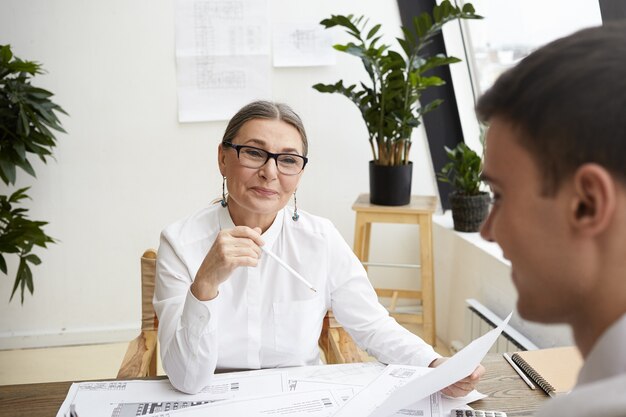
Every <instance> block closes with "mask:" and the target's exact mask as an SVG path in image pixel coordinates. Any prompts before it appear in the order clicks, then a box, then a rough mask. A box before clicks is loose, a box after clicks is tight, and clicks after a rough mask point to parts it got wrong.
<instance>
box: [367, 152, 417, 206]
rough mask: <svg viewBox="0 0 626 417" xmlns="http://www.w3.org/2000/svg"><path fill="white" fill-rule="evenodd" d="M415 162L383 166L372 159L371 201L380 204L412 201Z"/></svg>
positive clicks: (403, 203) (404, 203) (400, 204)
mask: <svg viewBox="0 0 626 417" xmlns="http://www.w3.org/2000/svg"><path fill="white" fill-rule="evenodd" d="M412 179H413V162H409V163H408V164H407V165H399V166H383V165H376V164H375V163H374V161H370V202H371V203H372V204H378V205H379V206H404V205H406V204H409V203H410V202H411V180H412Z"/></svg>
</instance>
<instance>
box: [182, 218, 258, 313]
mask: <svg viewBox="0 0 626 417" xmlns="http://www.w3.org/2000/svg"><path fill="white" fill-rule="evenodd" d="M262 245H263V240H262V239H261V229H260V228H258V227H255V228H254V229H251V228H249V227H247V226H237V227H235V228H234V229H228V230H222V231H220V232H219V234H218V235H217V239H215V242H213V246H211V249H209V253H207V255H206V256H205V257H204V260H203V261H202V264H201V265H200V268H199V269H198V273H197V274H196V277H195V279H194V280H193V284H191V292H192V293H193V295H194V296H195V297H196V298H197V299H198V300H201V301H207V300H211V299H213V298H215V297H217V293H218V288H219V285H220V284H221V283H222V282H224V281H226V280H227V279H228V277H229V276H230V274H231V273H232V272H233V271H234V270H235V269H236V268H238V267H240V266H257V263H258V262H259V257H260V255H261V248H260V246H262Z"/></svg>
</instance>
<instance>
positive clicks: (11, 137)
mask: <svg viewBox="0 0 626 417" xmlns="http://www.w3.org/2000/svg"><path fill="white" fill-rule="evenodd" d="M41 73H42V69H41V65H40V64H39V63H37V62H31V61H22V60H21V59H19V58H17V57H14V56H13V53H12V52H11V47H10V46H9V45H0V178H1V179H2V182H3V183H4V184H5V185H6V186H10V185H14V184H15V180H16V174H17V167H19V168H21V169H22V170H23V171H25V172H26V173H28V174H30V175H32V176H33V177H34V176H35V170H34V169H33V166H32V165H31V163H30V162H29V159H28V158H29V157H31V156H37V157H39V159H41V160H42V161H43V162H46V158H47V157H49V156H50V155H52V148H54V147H55V146H56V138H55V137H54V134H53V133H52V130H57V131H60V132H64V130H63V128H62V127H61V124H60V122H59V119H58V118H57V114H56V112H61V113H65V111H64V110H63V109H62V108H61V107H59V106H58V105H57V104H55V103H53V102H52V101H51V100H50V97H52V93H50V92H49V91H46V90H44V89H41V88H37V87H35V86H33V85H31V83H30V79H31V78H32V77H33V76H35V75H37V74H41ZM27 191H28V188H20V189H18V190H16V191H14V192H13V193H12V194H10V195H0V271H2V272H3V273H4V274H7V272H8V270H7V263H6V259H5V255H6V254H15V255H17V256H18V258H19V264H18V267H17V272H16V275H15V283H14V285H13V291H12V292H11V298H10V299H13V295H15V292H16V291H17V289H18V288H20V292H21V300H22V303H24V290H25V289H26V288H28V290H29V291H30V293H31V294H32V293H33V291H34V284H33V273H32V271H31V267H30V265H31V264H32V265H39V264H40V263H41V260H40V259H39V257H38V256H37V255H35V254H34V253H33V248H34V247H35V246H39V247H43V248H45V247H46V245H47V244H48V243H53V242H54V239H52V238H51V237H50V236H48V235H46V233H45V232H44V231H43V226H44V225H46V224H47V223H46V222H43V221H35V220H30V219H29V218H28V209H26V208H23V207H20V205H21V203H22V200H26V199H28V198H29V197H28V195H27Z"/></svg>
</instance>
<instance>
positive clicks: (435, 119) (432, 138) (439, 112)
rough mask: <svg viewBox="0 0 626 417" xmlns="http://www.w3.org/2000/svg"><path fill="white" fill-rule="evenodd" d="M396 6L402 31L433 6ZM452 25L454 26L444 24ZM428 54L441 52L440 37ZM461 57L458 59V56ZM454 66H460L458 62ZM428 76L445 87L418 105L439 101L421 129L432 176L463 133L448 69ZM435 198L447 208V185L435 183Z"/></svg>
mask: <svg viewBox="0 0 626 417" xmlns="http://www.w3.org/2000/svg"><path fill="white" fill-rule="evenodd" d="M398 6H399V7H400V17H401V19H402V25H403V26H404V27H406V28H412V27H413V23H412V22H413V17H414V16H417V15H419V14H420V13H422V12H425V11H426V12H429V13H430V12H432V10H433V7H434V6H435V1H434V0H398ZM448 24H450V25H454V24H456V23H454V22H451V23H448ZM426 52H427V53H428V54H433V55H434V54H438V53H442V52H443V53H445V52H446V47H445V44H444V42H443V36H442V35H439V36H437V37H436V38H435V39H434V42H433V43H432V44H431V45H429V46H428V47H427V48H426ZM459 58H462V57H459ZM454 65H463V64H462V63H458V64H454ZM430 74H431V75H437V76H438V77H440V78H441V79H443V80H444V81H445V82H446V84H445V85H444V86H441V87H433V88H430V89H428V90H426V91H425V92H424V94H423V95H422V100H421V101H422V102H423V103H429V102H431V101H432V100H434V99H437V98H440V99H443V103H442V104H441V105H440V106H439V107H438V108H437V109H435V110H434V111H432V112H430V113H428V114H426V115H425V116H424V128H425V129H426V135H427V136H428V146H429V148H430V154H431V156H432V160H433V167H434V169H435V174H436V173H438V172H439V171H440V170H441V168H442V167H443V166H444V165H445V164H446V162H447V157H446V153H445V150H444V148H443V147H444V146H447V147H449V148H454V147H455V146H456V145H457V144H458V143H459V142H462V141H463V130H462V129H461V120H460V118H459V110H458V108H457V103H456V97H455V95H454V87H453V85H452V78H451V77H450V69H449V68H448V67H447V66H444V67H439V68H434V69H433V70H431V71H430ZM437 186H438V188H439V195H440V196H441V204H442V205H443V207H444V209H446V210H447V209H449V208H450V202H449V201H448V194H449V193H450V192H451V191H452V189H451V187H450V185H449V184H446V183H441V182H439V181H437Z"/></svg>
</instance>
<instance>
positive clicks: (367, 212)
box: [352, 194, 437, 346]
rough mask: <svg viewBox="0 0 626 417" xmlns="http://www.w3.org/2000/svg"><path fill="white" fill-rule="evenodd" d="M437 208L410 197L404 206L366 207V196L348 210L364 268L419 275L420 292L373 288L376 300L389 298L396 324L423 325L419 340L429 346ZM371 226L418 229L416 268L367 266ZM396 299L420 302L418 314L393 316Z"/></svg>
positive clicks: (430, 198) (432, 202)
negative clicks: (409, 271) (394, 269)
mask: <svg viewBox="0 0 626 417" xmlns="http://www.w3.org/2000/svg"><path fill="white" fill-rule="evenodd" d="M436 206H437V200H436V198H435V197H433V196H411V202H410V203H409V204H407V205H405V206H378V205H375V204H371V203H370V196H369V194H361V195H359V197H358V198H357V199H356V201H355V203H354V205H353V206H352V210H354V211H355V212H356V224H355V228H354V253H355V254H356V256H357V257H358V258H359V259H360V260H361V262H363V265H364V266H365V267H366V269H367V266H368V265H371V266H399V267H417V268H419V270H420V272H421V274H420V275H421V278H422V286H421V290H420V291H410V290H399V289H381V288H377V289H376V293H377V294H378V296H379V297H390V298H391V305H390V306H389V308H388V309H389V310H390V313H391V315H392V316H393V317H395V318H396V319H397V320H398V321H399V322H410V323H418V324H422V325H423V329H424V333H423V336H424V337H423V338H424V340H425V341H426V342H428V343H430V344H431V345H432V346H434V345H435V342H436V335H435V285H434V274H433V249H432V248H433V237H432V214H433V212H434V211H435V208H436ZM372 223H401V224H416V225H419V234H420V264H419V265H394V264H369V263H368V261H369V252H370V232H371V227H372ZM398 298H412V299H417V300H421V302H422V312H421V314H419V313H418V314H417V315H416V314H407V313H396V312H395V307H396V301H397V299H398Z"/></svg>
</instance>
